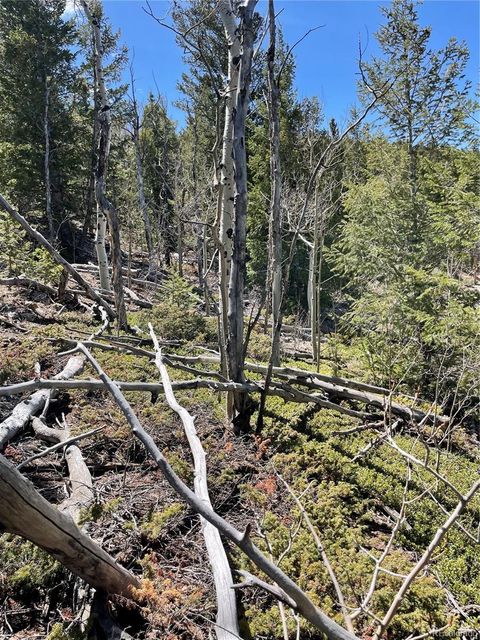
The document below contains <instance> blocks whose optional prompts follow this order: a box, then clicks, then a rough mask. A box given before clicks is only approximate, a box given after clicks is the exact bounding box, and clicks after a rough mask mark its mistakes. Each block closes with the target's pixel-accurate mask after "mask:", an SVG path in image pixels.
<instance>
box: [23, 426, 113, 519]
mask: <svg viewBox="0 0 480 640" xmlns="http://www.w3.org/2000/svg"><path fill="white" fill-rule="evenodd" d="M32 426H33V430H34V431H35V433H36V435H37V436H39V437H40V438H42V439H44V440H47V441H49V442H52V441H54V442H56V443H57V444H55V445H53V446H52V447H48V448H47V449H45V450H44V451H41V452H40V453H37V454H35V455H33V456H31V457H30V458H28V459H27V460H24V462H22V463H21V464H19V465H18V466H17V470H18V471H20V469H21V468H23V467H24V466H26V465H27V464H29V463H30V462H32V461H33V460H36V459H38V458H40V457H41V456H44V455H47V454H48V453H53V452H54V451H56V450H57V449H60V448H62V449H63V450H64V453H65V460H66V462H67V467H68V475H69V478H70V495H69V497H68V498H67V499H66V500H64V501H63V502H62V504H61V505H60V506H59V507H58V508H59V509H60V511H65V512H67V513H69V514H70V516H71V517H72V518H73V520H74V521H75V522H76V523H77V524H78V522H79V520H80V514H81V512H82V510H83V509H86V508H87V507H89V506H90V504H91V503H92V502H93V499H94V494H93V480H92V476H91V474H90V471H89V469H88V467H87V465H86V463H85V460H84V458H83V455H82V452H81V451H80V448H79V447H78V446H77V444H76V443H77V442H78V441H79V440H82V439H83V438H86V437H88V436H91V435H93V434H95V433H97V432H98V431H100V430H101V429H102V427H98V428H97V429H91V430H90V431H87V432H86V433H81V434H79V435H77V436H71V435H70V429H69V427H68V425H67V423H66V421H65V418H63V428H62V429H55V428H52V427H47V425H46V424H45V423H44V422H43V421H42V420H41V419H40V418H33V420H32Z"/></svg>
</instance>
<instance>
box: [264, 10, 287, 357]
mask: <svg viewBox="0 0 480 640" xmlns="http://www.w3.org/2000/svg"><path fill="white" fill-rule="evenodd" d="M269 23H270V45H269V47H268V52H267V60H268V110H269V115H270V225H269V226H270V228H269V232H270V233H269V236H270V242H269V247H270V251H271V256H270V260H269V263H270V264H271V280H272V284H271V286H272V296H271V299H272V353H271V359H272V363H273V365H274V366H276V367H278V365H279V364H280V330H279V329H278V327H277V325H278V324H279V323H281V306H282V297H283V291H282V289H283V287H282V284H283V282H282V226H283V225H282V208H281V194H282V173H281V164H280V104H279V102H280V89H279V86H278V77H277V74H276V71H275V52H276V25H275V10H274V5H273V0H269Z"/></svg>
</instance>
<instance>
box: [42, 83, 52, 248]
mask: <svg viewBox="0 0 480 640" xmlns="http://www.w3.org/2000/svg"><path fill="white" fill-rule="evenodd" d="M49 103H50V87H49V86H48V78H47V77H45V111H44V116H43V131H44V135H45V156H44V170H45V211H46V214H47V222H48V238H49V240H50V242H52V241H53V239H54V237H55V230H54V227H53V217H52V185H51V181H50V120H49V113H48V111H49Z"/></svg>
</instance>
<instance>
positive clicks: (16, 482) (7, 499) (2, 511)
mask: <svg viewBox="0 0 480 640" xmlns="http://www.w3.org/2000/svg"><path fill="white" fill-rule="evenodd" d="M0 526H1V527H2V528H3V529H4V530H5V531H8V532H9V533H13V534H16V535H19V536H21V537H22V538H25V539H27V540H30V541H31V542H33V543H34V544H35V545H37V546H38V547H40V548H42V549H44V550H45V551H46V552H47V553H49V554H50V555H51V556H53V557H54V558H55V559H56V560H58V561H59V562H61V563H62V564H63V565H64V566H65V567H67V569H69V570H70V571H72V573H74V574H75V575H77V576H79V577H80V578H82V580H85V582H87V583H88V584H90V585H91V586H92V587H95V588H96V589H101V590H103V591H106V592H107V593H115V594H120V595H123V596H125V597H129V598H131V597H132V596H133V593H132V588H138V587H139V586H140V584H139V582H138V580H137V579H136V578H135V577H134V576H133V575H132V574H131V573H130V572H129V571H127V570H126V569H124V568H123V567H121V566H120V565H119V564H117V562H116V561H115V560H114V559H113V558H112V557H111V556H109V555H108V553H106V552H105V551H103V549H102V548H101V547H99V546H98V545H97V544H96V543H95V542H93V540H92V539H91V538H89V537H88V536H87V535H86V534H85V533H83V532H82V531H81V530H80V529H79V528H78V527H77V525H76V524H75V523H74V522H73V520H72V519H71V518H70V517H69V516H68V515H66V514H64V513H61V512H60V511H59V510H58V509H56V508H55V507H54V506H52V505H51V504H50V503H49V502H47V500H45V498H43V497H42V496H41V495H40V494H39V493H38V491H36V489H35V487H34V486H33V485H32V483H31V482H29V481H28V480H27V479H26V478H25V477H24V476H23V475H22V474H21V473H20V472H19V471H17V470H16V469H15V467H14V466H13V465H12V464H11V463H10V462H9V461H8V460H7V459H6V458H5V457H4V456H2V455H0Z"/></svg>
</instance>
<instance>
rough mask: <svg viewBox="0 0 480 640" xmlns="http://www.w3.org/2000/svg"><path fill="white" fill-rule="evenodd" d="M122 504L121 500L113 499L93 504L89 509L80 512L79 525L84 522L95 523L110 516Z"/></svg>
mask: <svg viewBox="0 0 480 640" xmlns="http://www.w3.org/2000/svg"><path fill="white" fill-rule="evenodd" d="M122 502H123V498H113V499H112V500H108V501H107V502H94V503H93V504H92V505H91V506H90V507H88V508H87V509H83V510H82V512H81V514H80V520H79V524H84V523H85V522H97V521H98V520H100V519H101V518H104V517H107V516H110V515H111V514H112V513H115V511H117V510H118V507H119V506H120V504H121V503H122Z"/></svg>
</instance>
